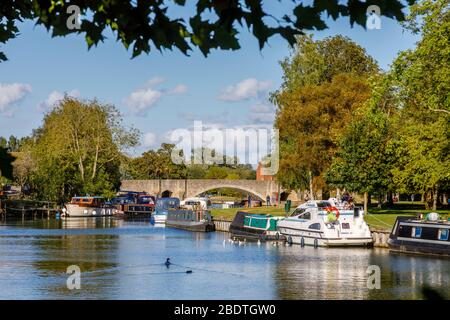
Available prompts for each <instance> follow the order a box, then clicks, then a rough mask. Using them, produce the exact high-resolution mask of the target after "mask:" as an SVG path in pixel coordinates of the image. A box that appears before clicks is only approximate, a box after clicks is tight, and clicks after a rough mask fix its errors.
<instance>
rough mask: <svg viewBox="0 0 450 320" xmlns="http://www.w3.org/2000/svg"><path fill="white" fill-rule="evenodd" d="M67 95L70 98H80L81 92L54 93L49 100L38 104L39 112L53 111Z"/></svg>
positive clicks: (49, 96)
mask: <svg viewBox="0 0 450 320" xmlns="http://www.w3.org/2000/svg"><path fill="white" fill-rule="evenodd" d="M65 95H67V96H69V97H73V98H77V97H79V96H80V91H78V90H71V91H69V92H65V93H62V92H60V91H57V90H55V91H52V92H51V93H50V94H49V95H48V97H47V99H45V100H44V101H42V102H41V103H39V104H38V106H37V108H38V110H39V111H44V112H45V111H50V110H51V109H53V108H54V107H56V105H57V104H58V103H59V102H60V101H61V100H63V99H64V96H65Z"/></svg>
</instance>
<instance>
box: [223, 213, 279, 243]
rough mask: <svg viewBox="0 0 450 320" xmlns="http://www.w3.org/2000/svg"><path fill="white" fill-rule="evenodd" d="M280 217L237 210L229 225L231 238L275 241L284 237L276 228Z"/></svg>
mask: <svg viewBox="0 0 450 320" xmlns="http://www.w3.org/2000/svg"><path fill="white" fill-rule="evenodd" d="M281 219H283V218H282V217H274V216H272V215H270V214H252V213H248V212H244V211H239V212H237V213H236V216H235V217H234V219H233V222H232V223H231V225H230V229H229V230H230V234H231V237H232V238H242V239H248V240H255V241H256V240H260V241H276V240H281V239H283V238H284V237H283V236H282V235H280V232H279V231H278V229H277V224H278V221H280V220H281Z"/></svg>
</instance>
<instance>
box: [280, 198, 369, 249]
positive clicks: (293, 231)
mask: <svg viewBox="0 0 450 320" xmlns="http://www.w3.org/2000/svg"><path fill="white" fill-rule="evenodd" d="M278 230H279V231H280V233H281V234H282V235H284V236H285V237H286V241H287V242H288V243H291V244H292V243H294V244H300V245H302V246H303V245H312V246H315V247H318V246H325V247H332V246H367V245H370V244H372V236H371V233H370V230H369V226H368V225H367V223H366V222H365V221H364V211H363V210H362V209H361V208H357V207H355V208H353V209H343V208H340V209H339V208H337V207H335V206H333V205H332V203H331V202H330V201H326V200H310V201H308V202H306V203H304V204H302V205H300V206H298V207H297V208H296V209H295V210H294V212H293V213H292V214H291V215H290V216H289V217H287V218H285V219H283V220H281V221H279V222H278Z"/></svg>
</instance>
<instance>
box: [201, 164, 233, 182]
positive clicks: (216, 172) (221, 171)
mask: <svg viewBox="0 0 450 320" xmlns="http://www.w3.org/2000/svg"><path fill="white" fill-rule="evenodd" d="M227 176H228V171H227V169H226V168H224V167H218V166H212V167H210V168H209V170H208V172H207V173H206V176H205V178H206V179H225V178H226V177H227Z"/></svg>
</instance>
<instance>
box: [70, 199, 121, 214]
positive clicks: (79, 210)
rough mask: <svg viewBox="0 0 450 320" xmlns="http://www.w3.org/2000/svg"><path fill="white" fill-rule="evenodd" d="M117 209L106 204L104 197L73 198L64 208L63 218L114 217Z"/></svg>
mask: <svg viewBox="0 0 450 320" xmlns="http://www.w3.org/2000/svg"><path fill="white" fill-rule="evenodd" d="M115 210H116V209H115V207H114V206H112V205H108V204H106V202H105V200H104V198H103V197H91V196H85V197H73V198H72V200H71V201H70V202H69V203H66V204H65V207H64V208H63V210H62V211H63V213H62V215H61V216H62V217H101V216H112V215H113V214H114V212H115Z"/></svg>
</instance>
